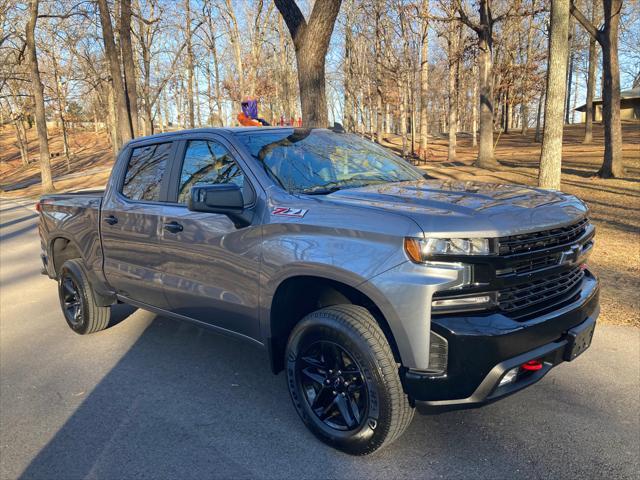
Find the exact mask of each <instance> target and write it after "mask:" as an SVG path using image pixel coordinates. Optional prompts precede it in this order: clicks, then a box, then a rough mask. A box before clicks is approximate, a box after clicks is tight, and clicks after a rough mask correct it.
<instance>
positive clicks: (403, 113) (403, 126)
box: [398, 82, 408, 158]
mask: <svg viewBox="0 0 640 480" xmlns="http://www.w3.org/2000/svg"><path fill="white" fill-rule="evenodd" d="M398 87H399V88H398V89H399V90H400V92H401V93H400V137H401V138H402V158H407V150H408V148H407V100H406V92H405V91H404V88H403V87H404V82H402V83H401V84H399V85H398Z"/></svg>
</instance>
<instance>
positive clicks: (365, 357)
mask: <svg viewBox="0 0 640 480" xmlns="http://www.w3.org/2000/svg"><path fill="white" fill-rule="evenodd" d="M327 343H328V344H331V345H333V344H336V345H337V346H338V347H339V348H340V349H341V350H342V351H343V352H346V353H347V355H348V356H347V357H346V358H347V359H349V360H350V359H351V358H352V359H353V360H354V361H355V363H356V364H357V365H358V366H359V368H360V370H361V372H362V376H361V378H363V379H364V381H363V383H366V392H367V396H366V400H365V401H363V402H364V403H366V405H367V406H366V410H363V414H362V415H360V417H361V421H360V423H359V424H358V426H357V427H354V428H353V429H352V430H347V431H343V430H336V429H335V428H332V427H331V426H327V425H326V423H325V422H326V420H321V417H320V416H319V415H318V414H317V408H316V412H315V413H314V409H313V408H312V405H311V402H310V400H309V393H306V392H307V391H308V389H309V387H308V386H306V387H303V382H304V381H306V382H308V381H309V380H308V378H306V377H307V375H305V373H303V370H305V369H304V368H301V365H308V363H302V364H301V362H308V359H309V357H308V356H307V357H303V355H307V353H305V352H309V351H310V350H309V349H311V351H313V349H314V348H316V347H314V345H326V344H327ZM318 348H319V347H318ZM341 356H342V354H341ZM349 356H351V358H349ZM303 358H305V360H303ZM322 359H324V354H322V355H321V361H323V360H322ZM286 364H287V367H286V370H287V384H288V387H289V393H290V395H291V399H292V401H293V404H294V406H295V408H296V410H297V412H298V414H299V415H300V418H301V419H302V421H303V422H304V423H305V424H306V426H307V427H308V428H309V429H310V430H311V432H313V434H314V435H315V436H316V437H318V438H319V439H320V440H322V441H323V442H325V443H326V444H328V445H330V446H332V447H334V448H337V449H339V450H341V451H343V452H346V453H349V454H352V455H368V454H370V453H372V452H374V451H376V450H378V449H379V448H382V447H384V446H387V445H389V444H390V443H391V442H393V441H394V440H396V439H397V438H398V437H400V436H401V435H402V433H403V432H404V431H405V429H406V428H407V427H408V426H409V424H410V423H411V420H412V418H413V414H414V409H413V408H412V407H411V405H410V404H409V401H408V399H407V396H406V394H405V393H404V391H403V388H402V384H401V382H400V377H399V375H398V369H399V365H398V363H397V362H396V360H395V359H394V356H393V353H392V351H391V347H390V346H389V343H388V342H387V339H386V337H385V335H384V333H383V332H382V330H381V329H380V326H379V325H378V323H377V322H376V320H375V318H374V317H373V316H372V315H371V313H370V312H369V311H368V310H367V309H366V308H364V307H360V306H357V305H335V306H331V307H326V308H322V309H320V310H317V311H315V312H312V313H310V314H309V315H307V316H306V317H304V318H303V319H302V320H301V321H300V322H299V323H298V324H297V325H296V326H295V327H294V329H293V331H292V332H291V335H290V336H289V341H288V344H287V350H286ZM345 368H346V367H345ZM307 371H308V369H307ZM318 371H326V369H321V370H318ZM338 380H339V379H338ZM354 380H355V377H354ZM323 381H324V382H327V384H329V380H328V379H325V380H323ZM330 381H331V382H333V381H334V380H333V377H332V379H331V380H330ZM318 384H320V382H318ZM314 385H315V384H314ZM352 387H353V385H352ZM347 388H349V387H347ZM319 389H321V388H320V387H319ZM331 393H335V392H331ZM331 393H327V395H331ZM311 395H315V394H314V393H313V392H312V393H311ZM347 395H349V393H348V392H347ZM315 397H317V398H319V397H320V395H319V394H317V395H315ZM347 398H349V397H347ZM327 403H329V401H327ZM364 417H366V418H364ZM354 418H355V417H354Z"/></svg>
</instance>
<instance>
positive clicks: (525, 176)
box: [0, 122, 640, 326]
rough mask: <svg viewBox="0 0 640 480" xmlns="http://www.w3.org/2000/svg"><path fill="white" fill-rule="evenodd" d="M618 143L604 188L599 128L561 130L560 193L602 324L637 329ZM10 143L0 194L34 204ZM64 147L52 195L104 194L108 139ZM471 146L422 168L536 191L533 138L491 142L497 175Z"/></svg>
mask: <svg viewBox="0 0 640 480" xmlns="http://www.w3.org/2000/svg"><path fill="white" fill-rule="evenodd" d="M51 133H52V141H51V152H52V153H53V154H55V153H60V152H61V151H62V144H61V140H60V136H59V134H58V132H56V131H53V132H51ZM31 135H34V133H31ZM496 137H497V136H496ZM623 140H624V149H623V155H624V163H625V167H626V171H627V176H626V177H625V178H623V179H609V180H603V179H601V178H598V177H596V176H595V174H596V172H597V170H598V168H599V167H600V164H601V163H602V156H603V131H602V127H601V126H600V125H596V126H595V129H594V142H593V143H592V144H591V145H584V144H583V143H582V127H581V126H579V125H573V126H569V127H567V128H566V129H565V138H564V146H563V168H562V190H563V191H565V192H568V193H571V194H574V195H577V196H578V197H580V198H581V199H583V200H584V201H585V202H586V203H587V204H588V205H589V207H590V209H591V219H592V220H593V222H594V224H595V225H596V227H597V232H598V233H597V240H596V246H595V248H594V252H593V254H592V256H591V259H590V262H589V263H590V265H591V267H592V269H593V270H594V271H595V273H596V274H597V275H598V276H599V277H600V279H601V285H602V290H601V306H602V311H601V317H600V318H601V321H603V322H606V323H610V324H622V325H635V326H640V313H639V312H640V241H639V240H640V237H639V234H640V123H638V122H635V123H625V124H624V125H623ZM15 143H16V140H15V136H14V133H13V130H12V129H9V128H5V129H3V130H0V191H1V193H2V195H3V196H13V197H25V196H31V197H34V196H37V195H38V194H39V193H40V185H39V178H40V177H39V168H38V165H37V155H38V153H37V142H36V141H35V138H34V137H30V149H29V156H30V158H31V159H32V160H33V163H32V164H31V165H30V166H28V167H22V166H21V162H20V156H19V153H18V149H17V146H16V144H15ZM70 143H71V150H72V152H73V154H74V155H73V158H72V161H71V172H74V175H73V176H69V175H67V171H66V162H65V160H64V158H63V156H62V155H59V156H58V157H55V158H54V159H53V171H54V177H56V179H55V185H56V189H57V190H59V191H68V190H75V189H82V188H101V187H103V186H104V185H105V183H106V181H107V179H108V176H109V170H110V168H111V166H112V165H113V153H112V151H111V148H110V146H109V142H108V139H107V137H106V134H105V133H104V132H100V133H97V134H96V133H94V132H74V133H72V134H71V137H70ZM385 143H386V144H387V146H389V147H390V148H393V149H395V150H399V148H400V139H399V138H398V137H397V136H393V135H390V136H388V137H387V138H386V139H385ZM471 143H472V142H471V138H470V137H469V136H468V135H461V136H460V138H459V139H458V148H457V154H458V156H457V158H456V161H455V162H449V161H447V140H446V138H436V137H434V138H432V139H431V141H430V145H429V159H428V161H427V162H426V163H424V164H421V165H420V166H421V168H423V169H425V170H426V171H427V172H428V173H429V174H430V175H432V176H434V177H437V178H441V179H445V180H451V181H481V182H492V183H516V184H524V185H536V183H537V175H538V170H537V163H538V159H539V156H540V144H538V143H535V142H534V141H533V132H532V133H531V134H530V135H527V136H523V135H520V133H509V134H502V135H500V137H499V138H497V147H496V158H497V159H498V161H499V162H500V166H501V168H500V169H499V170H495V171H493V170H483V169H479V168H476V167H474V166H473V165H472V164H473V160H474V159H475V156H476V153H477V150H476V148H474V147H473V146H472V144H471ZM83 172H84V173H83ZM75 175H80V176H75ZM17 187H21V188H17Z"/></svg>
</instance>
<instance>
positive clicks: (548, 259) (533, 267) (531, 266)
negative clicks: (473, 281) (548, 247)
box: [496, 253, 560, 277]
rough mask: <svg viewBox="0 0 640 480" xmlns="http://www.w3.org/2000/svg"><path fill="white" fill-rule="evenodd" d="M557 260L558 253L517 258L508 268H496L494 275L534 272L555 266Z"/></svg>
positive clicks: (558, 258)
mask: <svg viewBox="0 0 640 480" xmlns="http://www.w3.org/2000/svg"><path fill="white" fill-rule="evenodd" d="M559 260H560V254H559V253H553V254H551V255H544V256H542V257H536V258H527V259H524V260H518V261H516V262H513V263H512V264H510V266H509V267H508V268H504V269H501V270H496V275H497V276H498V277H501V276H503V275H510V274H514V273H515V274H516V275H519V274H522V273H529V272H535V271H538V270H542V269H543V268H549V267H555V266H556V265H558V261H559Z"/></svg>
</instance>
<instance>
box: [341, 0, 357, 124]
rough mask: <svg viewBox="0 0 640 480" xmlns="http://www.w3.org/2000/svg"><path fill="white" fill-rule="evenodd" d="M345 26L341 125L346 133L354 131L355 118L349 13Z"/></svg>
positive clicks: (351, 35) (351, 34)
mask: <svg viewBox="0 0 640 480" xmlns="http://www.w3.org/2000/svg"><path fill="white" fill-rule="evenodd" d="M346 18H347V19H346V25H345V32H344V112H343V117H342V118H343V120H342V121H343V123H344V125H343V126H344V129H345V130H346V131H347V132H351V131H354V130H355V118H354V115H353V109H354V101H353V92H352V89H353V59H352V58H351V55H353V32H352V30H351V29H352V25H351V18H350V15H349V12H348V13H347V16H346Z"/></svg>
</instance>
